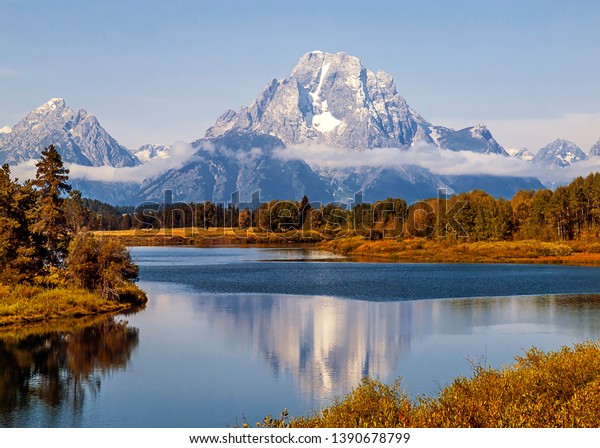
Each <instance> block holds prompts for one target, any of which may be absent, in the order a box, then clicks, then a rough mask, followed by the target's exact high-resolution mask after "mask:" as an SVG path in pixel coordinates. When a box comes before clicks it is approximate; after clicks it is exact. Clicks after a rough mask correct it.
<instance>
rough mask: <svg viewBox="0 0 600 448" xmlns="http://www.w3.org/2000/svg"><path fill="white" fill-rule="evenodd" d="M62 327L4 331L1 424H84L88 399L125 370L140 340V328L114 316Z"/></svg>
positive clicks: (0, 346) (0, 371)
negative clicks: (110, 375)
mask: <svg viewBox="0 0 600 448" xmlns="http://www.w3.org/2000/svg"><path fill="white" fill-rule="evenodd" d="M59 325H62V326H63V327H64V328H65V329H64V330H58V331H52V332H48V331H47V330H44V328H42V327H25V328H21V329H17V330H12V331H10V330H4V331H3V332H1V333H0V426H6V427H18V426H45V427H55V426H80V423H81V418H82V412H83V408H84V402H85V400H86V398H87V397H89V396H91V397H94V396H96V395H97V394H98V393H99V391H100V388H101V385H102V380H103V378H104V376H105V375H106V374H108V373H109V372H112V371H115V370H121V369H125V367H126V366H127V363H128V362H129V359H130V357H131V354H132V352H133V351H134V350H135V348H136V347H137V345H138V342H139V337H138V330H137V329H136V328H132V327H130V326H129V325H128V324H127V322H124V321H119V320H117V319H115V318H114V317H102V318H95V319H88V320H87V321H86V320H84V321H77V322H76V323H73V322H72V323H61V324H59ZM73 325H75V326H76V328H75V329H73V328H72V327H73ZM69 326H71V328H69Z"/></svg>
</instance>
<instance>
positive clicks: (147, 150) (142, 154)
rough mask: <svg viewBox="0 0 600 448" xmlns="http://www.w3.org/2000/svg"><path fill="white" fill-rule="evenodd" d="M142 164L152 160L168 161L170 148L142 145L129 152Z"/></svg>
mask: <svg viewBox="0 0 600 448" xmlns="http://www.w3.org/2000/svg"><path fill="white" fill-rule="evenodd" d="M131 152H132V154H133V155H134V156H136V157H137V158H138V160H139V161H140V162H142V163H145V162H147V161H149V160H153V159H168V158H169V157H170V155H171V147H170V146H165V145H152V144H148V145H142V146H140V147H139V148H138V149H136V150H133V151H131Z"/></svg>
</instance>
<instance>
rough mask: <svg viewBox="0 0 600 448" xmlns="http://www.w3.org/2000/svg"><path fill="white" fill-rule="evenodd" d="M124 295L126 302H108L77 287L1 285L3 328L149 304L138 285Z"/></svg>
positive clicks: (0, 302)
mask: <svg viewBox="0 0 600 448" xmlns="http://www.w3.org/2000/svg"><path fill="white" fill-rule="evenodd" d="M122 293H123V295H124V297H126V299H127V300H123V301H115V300H105V299H103V298H102V297H101V296H100V295H99V294H97V293H93V292H90V291H87V290H85V289H82V288H77V287H74V286H62V287H55V288H50V289H47V288H43V287H41V286H26V285H17V286H5V285H0V326H5V325H12V324H23V323H28V322H38V321H46V320H50V319H62V318H69V317H79V316H87V315H93V314H99V313H108V312H116V311H120V310H125V309H128V308H131V307H132V306H133V304H136V303H137V304H142V303H144V302H145V301H146V296H145V294H144V293H143V292H142V291H140V290H139V289H138V288H137V286H135V285H131V286H130V287H129V288H128V291H123V292H122Z"/></svg>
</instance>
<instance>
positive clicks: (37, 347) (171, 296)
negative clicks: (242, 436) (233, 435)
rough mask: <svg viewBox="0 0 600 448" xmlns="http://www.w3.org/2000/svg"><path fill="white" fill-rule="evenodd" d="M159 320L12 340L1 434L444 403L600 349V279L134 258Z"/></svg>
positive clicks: (0, 375)
mask: <svg viewBox="0 0 600 448" xmlns="http://www.w3.org/2000/svg"><path fill="white" fill-rule="evenodd" d="M132 255H133V256H134V258H135V260H136V261H137V262H138V264H139V265H140V283H139V284H140V287H141V288H142V289H144V290H145V291H146V292H147V293H148V296H149V302H148V305H147V307H146V308H145V309H144V310H143V311H140V312H137V313H135V314H130V315H127V316H114V317H101V318H94V319H89V322H87V323H86V321H83V323H82V325H81V328H80V329H79V330H77V331H75V332H72V333H70V334H66V333H64V332H57V331H52V328H51V327H50V328H49V329H48V330H46V331H40V330H36V331H32V332H31V334H27V333H23V334H20V335H19V334H17V335H14V334H4V335H3V334H2V333H0V426H8V427H30V426H33V427H37V426H43V427H49V426H59V427H71V426H78V427H79V426H82V427H223V426H235V425H241V424H243V423H244V422H245V421H248V422H249V423H250V424H254V423H255V422H256V421H259V420H262V418H263V417H264V416H266V415H268V414H273V415H278V414H279V413H280V412H281V410H283V408H288V409H289V411H290V413H291V414H292V415H303V414H306V413H308V412H310V411H311V410H314V409H319V408H320V407H321V406H323V405H324V404H327V403H328V402H330V401H331V400H332V399H333V398H335V397H337V396H340V395H343V394H345V393H346V392H348V391H349V390H350V388H352V387H354V386H356V385H357V384H358V383H359V381H360V379H361V378H362V377H364V376H366V375H370V376H372V377H378V378H380V379H381V380H383V381H386V382H392V381H393V380H395V379H396V378H398V377H402V378H403V385H404V387H406V389H407V390H408V392H409V393H410V394H411V395H413V396H416V395H418V394H429V395H431V394H435V393H436V391H437V390H439V388H440V387H441V386H443V385H444V384H447V383H448V382H449V381H451V380H452V378H454V377H456V376H458V375H470V373H471V372H472V363H483V364H491V365H492V366H495V367H499V366H501V365H503V364H508V363H511V362H512V360H513V359H514V357H515V356H518V355H521V354H523V351H524V349H528V348H530V347H531V346H536V347H538V348H540V349H542V350H550V349H557V348H559V347H561V346H562V345H572V344H573V343H576V342H581V341H584V340H587V339H591V340H597V339H598V338H600V295H595V294H598V293H600V282H599V278H600V277H599V272H600V271H598V268H594V267H583V266H563V265H508V264H503V265H497V264H401V263H364V262H353V261H351V260H347V259H345V258H344V257H338V256H334V255H331V254H327V253H322V252H318V251H313V250H308V249H302V248H289V249H281V248H279V249H272V248H186V247H177V248H176V247H167V248H165V247H152V248H149V247H141V248H133V249H132Z"/></svg>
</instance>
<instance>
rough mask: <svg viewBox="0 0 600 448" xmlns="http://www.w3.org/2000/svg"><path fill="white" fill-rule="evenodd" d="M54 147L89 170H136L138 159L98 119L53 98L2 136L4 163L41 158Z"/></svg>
mask: <svg viewBox="0 0 600 448" xmlns="http://www.w3.org/2000/svg"><path fill="white" fill-rule="evenodd" d="M51 144H54V145H55V146H56V148H57V150H58V151H59V153H60V154H61V156H62V157H63V160H64V161H65V162H70V163H77V164H80V165H86V166H104V165H109V166H114V167H122V166H135V165H138V164H139V161H138V159H137V158H136V157H135V156H134V155H132V154H131V153H130V152H129V151H128V150H127V149H126V148H125V147H123V146H121V145H119V143H118V142H117V141H116V140H115V139H114V138H112V137H111V136H110V135H109V134H108V133H107V132H106V131H105V130H104V128H103V127H102V126H101V125H100V123H99V122H98V120H97V119H96V117H94V116H93V115H91V114H88V113H87V112H86V111H84V110H79V111H77V112H76V111H74V110H73V109H71V108H70V107H68V106H67V105H66V103H65V101H64V100H63V99H61V98H53V99H51V100H50V101H48V102H47V103H45V104H43V105H41V106H40V107H38V108H36V109H34V110H33V111H31V112H30V113H29V114H27V116H26V117H25V118H24V119H23V120H21V121H20V122H19V123H18V124H17V125H15V126H14V128H13V129H12V130H11V132H9V133H1V134H0V163H10V164H17V163H20V162H23V161H25V160H29V159H37V158H39V157H40V154H41V152H42V150H43V149H44V148H45V147H46V146H49V145H51Z"/></svg>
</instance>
